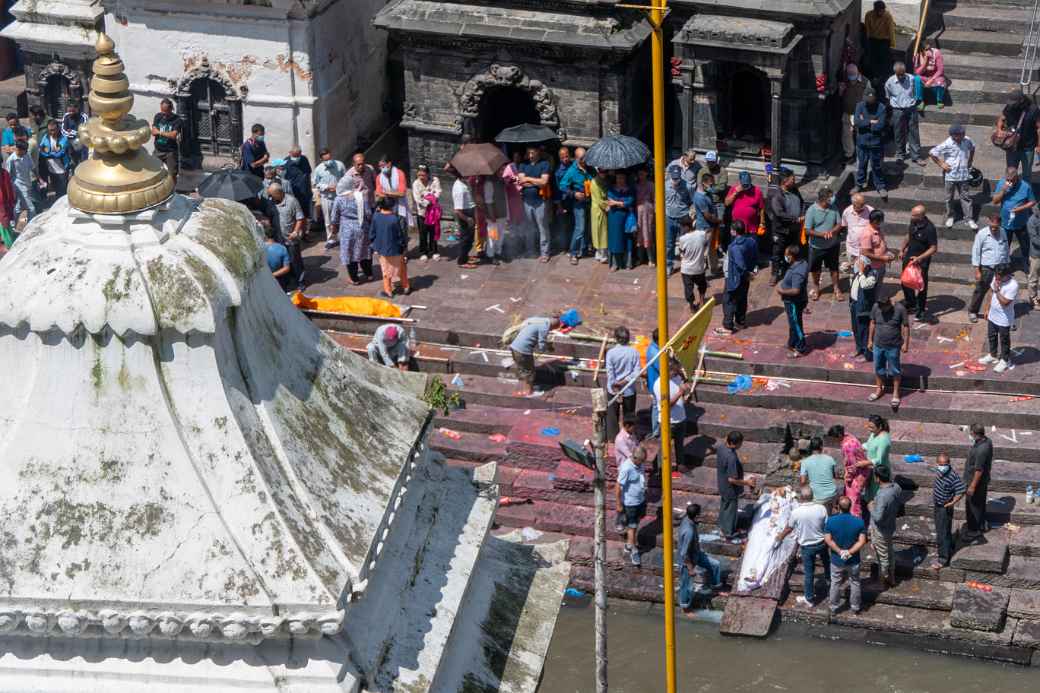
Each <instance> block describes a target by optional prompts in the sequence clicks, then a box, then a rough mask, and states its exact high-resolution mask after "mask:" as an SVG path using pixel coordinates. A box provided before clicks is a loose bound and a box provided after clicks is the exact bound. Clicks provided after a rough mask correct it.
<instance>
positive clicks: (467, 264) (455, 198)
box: [451, 172, 477, 269]
mask: <svg viewBox="0 0 1040 693" xmlns="http://www.w3.org/2000/svg"><path fill="white" fill-rule="evenodd" d="M455 176H456V178H455V182H454V183H453V184H452V186H451V205H452V207H454V208H455V225H456V227H457V228H458V236H459V257H458V260H457V261H456V262H457V263H458V265H459V266H460V267H463V268H465V269H473V268H475V267H476V265H475V264H473V262H471V261H470V257H469V251H471V250H473V239H474V234H475V233H476V230H477V203H476V201H474V199H473V190H472V189H471V188H470V187H469V183H468V182H467V181H466V179H465V178H463V177H462V176H461V175H459V174H458V173H457V172H455Z"/></svg>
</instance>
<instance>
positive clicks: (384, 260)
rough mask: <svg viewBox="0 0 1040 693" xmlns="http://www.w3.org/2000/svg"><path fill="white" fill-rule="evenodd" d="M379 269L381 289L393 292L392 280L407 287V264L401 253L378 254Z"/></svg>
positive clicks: (402, 286)
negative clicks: (381, 274)
mask: <svg viewBox="0 0 1040 693" xmlns="http://www.w3.org/2000/svg"><path fill="white" fill-rule="evenodd" d="M379 269H381V270H382V271H383V291H385V292H386V293H388V294H392V293H393V292H394V282H395V281H399V282H401V288H402V289H405V290H407V289H408V265H407V264H405V261H404V256H403V255H392V256H390V257H387V256H386V255H380V256H379Z"/></svg>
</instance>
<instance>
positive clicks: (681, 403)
mask: <svg viewBox="0 0 1040 693" xmlns="http://www.w3.org/2000/svg"><path fill="white" fill-rule="evenodd" d="M668 364H669V365H668V372H669V375H670V377H669V379H670V380H671V385H670V386H669V387H667V388H666V393H665V394H666V396H667V397H668V402H669V403H670V405H671V406H670V410H669V416H668V420H669V422H670V423H671V426H670V428H671V433H672V443H673V444H674V446H675V448H674V451H675V455H674V457H672V460H673V462H672V465H671V468H672V469H676V468H677V467H678V465H679V463H680V462H681V461H682V455H683V450H685V448H686V404H685V403H686V395H687V394H688V393H689V392H690V386H689V384H688V383H686V382H684V381H683V377H682V364H681V363H679V362H678V361H677V360H676V359H669V362H668ZM663 380H664V378H658V379H657V382H655V383H654V392H653V395H654V400H655V401H656V402H657V411H661V383H662V381H663ZM669 453H671V451H669ZM661 459H662V457H661V454H660V453H658V455H657V460H658V463H660V464H661V468H663V462H662V461H661ZM655 471H656V470H655ZM664 473H667V470H666V471H665V472H664Z"/></svg>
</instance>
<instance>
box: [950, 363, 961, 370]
mask: <svg viewBox="0 0 1040 693" xmlns="http://www.w3.org/2000/svg"><path fill="white" fill-rule="evenodd" d="M963 365H964V361H958V362H957V363H951V364H950V370H951V371H952V370H953V369H954V368H960V367H961V366H963Z"/></svg>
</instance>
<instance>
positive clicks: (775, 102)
mask: <svg viewBox="0 0 1040 693" xmlns="http://www.w3.org/2000/svg"><path fill="white" fill-rule="evenodd" d="M783 86H784V78H783V76H782V75H781V76H780V77H770V78H769V96H770V101H771V104H770V105H771V113H770V128H771V132H770V139H771V140H772V142H771V143H770V144H771V146H772V150H773V159H772V164H773V171H774V172H775V171H778V170H779V169H780V161H781V160H782V159H783V157H782V156H781V153H780V149H781V147H782V145H781V141H782V139H781V138H782V137H783V127H782V121H783V108H782V106H783V101H782V100H781V96H782V94H783Z"/></svg>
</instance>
